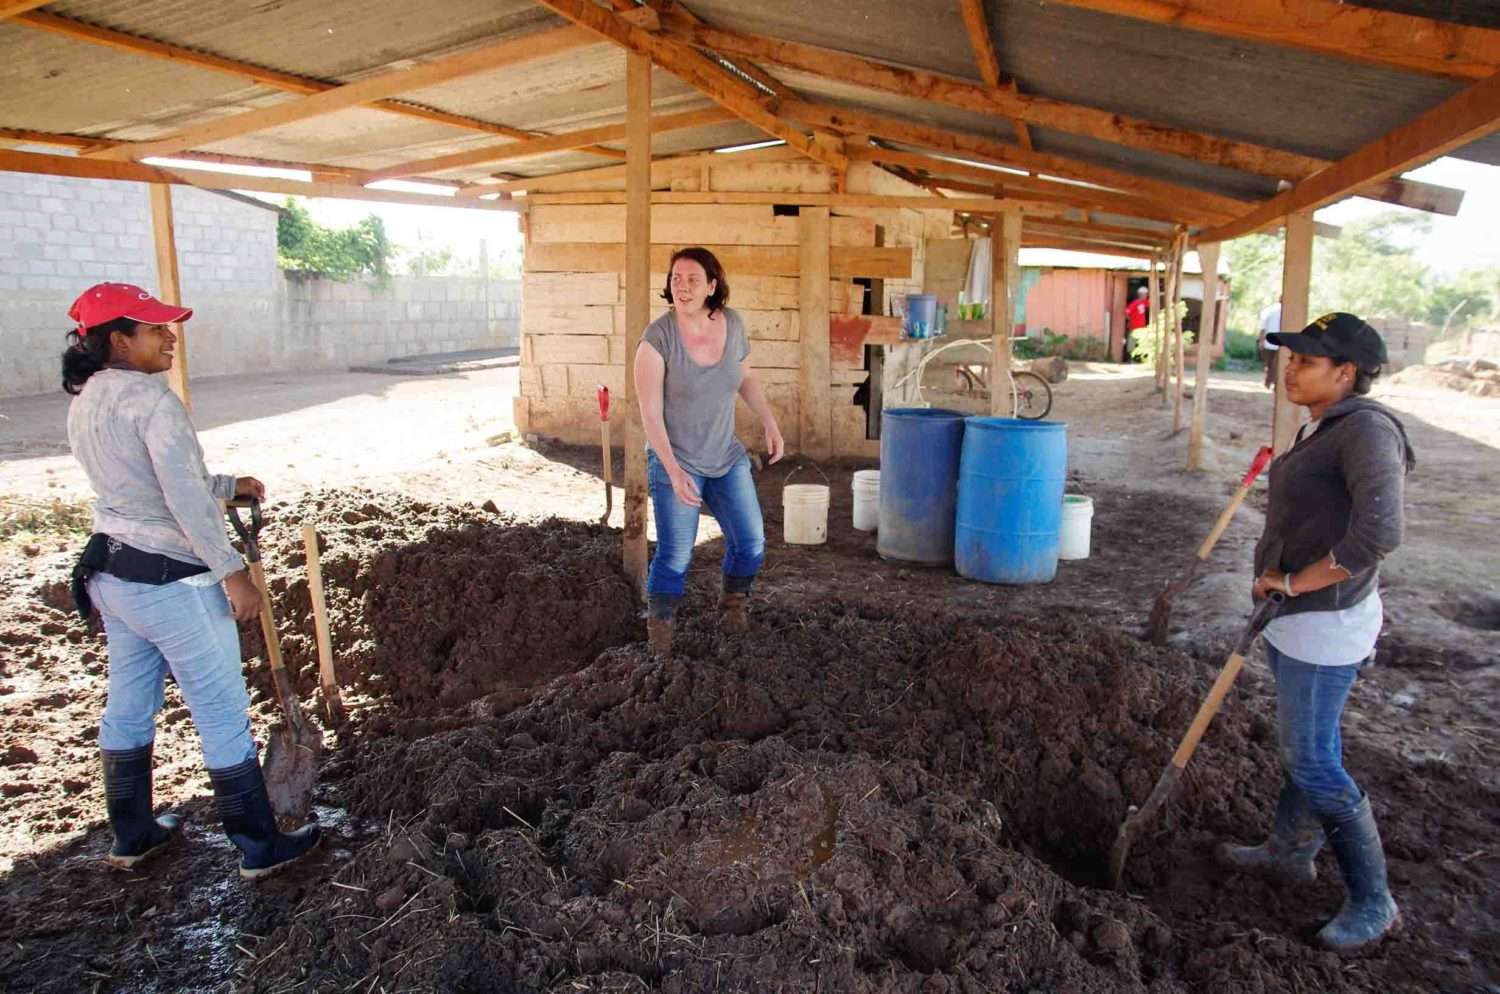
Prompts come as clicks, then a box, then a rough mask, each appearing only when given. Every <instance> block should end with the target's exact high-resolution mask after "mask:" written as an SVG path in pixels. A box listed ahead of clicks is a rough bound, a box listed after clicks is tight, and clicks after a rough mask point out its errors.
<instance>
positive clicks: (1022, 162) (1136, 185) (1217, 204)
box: [781, 100, 1254, 219]
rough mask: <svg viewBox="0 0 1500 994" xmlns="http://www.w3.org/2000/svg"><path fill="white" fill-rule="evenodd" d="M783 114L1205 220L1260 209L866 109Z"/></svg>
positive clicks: (807, 107) (792, 103)
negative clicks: (1174, 207)
mask: <svg viewBox="0 0 1500 994" xmlns="http://www.w3.org/2000/svg"><path fill="white" fill-rule="evenodd" d="M781 112H782V114H784V115H785V116H787V117H789V118H791V119H793V120H795V121H801V122H802V123H803V124H806V125H809V126H815V127H825V128H830V129H832V130H834V131H839V132H844V133H847V134H866V135H874V136H875V137H877V138H884V139H885V140H887V141H894V142H901V143H903V144H906V145H919V146H923V147H925V148H928V149H931V150H932V151H933V152H935V153H939V154H946V155H960V156H964V157H965V158H969V159H973V160H975V161H983V162H989V163H992V164H994V165H1000V166H1009V167H1011V168H1013V169H1025V170H1028V171H1030V172H1033V173H1047V174H1049V175H1051V176H1059V177H1062V178H1064V179H1071V180H1077V181H1078V182H1082V183H1093V184H1096V185H1098V186H1103V187H1107V188H1110V189H1114V190H1119V191H1121V192H1124V193H1133V194H1136V195H1137V196H1140V197H1143V198H1145V199H1147V200H1154V201H1156V202H1157V203H1161V204H1178V205H1181V206H1184V207H1191V208H1193V209H1195V210H1201V211H1202V212H1203V214H1204V216H1205V217H1211V216H1218V217H1223V218H1225V219H1228V218H1232V217H1236V216H1238V215H1240V214H1243V213H1244V212H1245V211H1247V210H1249V209H1250V208H1251V207H1252V206H1254V202H1253V201H1248V200H1237V199H1234V198H1232V197H1224V196H1220V195H1218V194H1214V193H1207V192H1205V191H1203V190H1195V189H1193V188H1192V187H1188V186H1181V185H1179V184H1177V183H1168V182H1165V181H1163V180H1156V179H1148V178H1146V177H1143V176H1136V175H1135V174H1133V173H1127V172H1122V171H1121V170H1118V169H1111V168H1108V167H1107V166H1095V165H1092V164H1088V163H1081V162H1077V161H1075V160H1073V159H1066V158H1063V157H1062V156H1057V155H1048V154H1046V153H1043V152H1035V151H1028V150H1027V149H1024V148H1021V147H1020V146H1019V145H1012V144H1009V143H1007V142H1001V141H996V140H994V139H992V138H981V137H979V136H976V135H969V134H965V133H963V132H958V131H946V130H943V129H942V128H934V127H930V126H928V125H923V124H914V123H912V122H910V121H903V120H899V119H897V118H890V117H884V116H882V115H879V114H871V113H867V112H865V111H859V110H850V109H846V108H843V107H824V106H819V105H816V104H809V103H806V102H804V101H801V100H785V101H782V104H781Z"/></svg>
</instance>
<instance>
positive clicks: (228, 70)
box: [16, 11, 623, 159]
mask: <svg viewBox="0 0 1500 994" xmlns="http://www.w3.org/2000/svg"><path fill="white" fill-rule="evenodd" d="M16 23H17V24H25V25H27V26H29V27H33V28H40V29H42V30H44V31H51V32H52V33H54V34H59V35H62V36H63V37H66V38H71V39H73V40H75V41H86V42H90V43H92V44H95V45H102V46H104V47H106V48H112V49H114V50H116V51H119V52H130V53H133V54H135V55H145V56H149V57H151V58H155V59H162V60H164V61H167V62H173V63H176V64H178V65H186V66H192V67H193V68H195V69H206V70H209V71H211V72H221V73H225V74H227V75H230V76H237V77H239V78H241V79H246V80H249V81H250V82H252V83H257V84H260V85H261V86H268V87H270V88H272V89H276V90H281V91H283V92H286V93H300V94H309V93H322V92H324V91H325V90H332V89H335V88H337V87H338V85H339V84H337V83H329V82H326V81H324V80H320V79H309V78H308V77H306V76H296V75H293V74H292V73H285V72H277V71H276V70H274V69H267V68H265V67H264V66H257V65H252V64H250V63H248V62H237V61H235V60H233V59H226V58H224V57H222V56H218V55H213V54H211V53H208V52H200V51H197V50H196V49H191V48H183V47H182V46H180V45H170V44H167V43H166V42H160V41H155V40H153V39H150V38H142V37H140V36H138V35H133V34H127V33H126V32H123V31H115V30H112V29H110V28H102V27H99V26H98V25H95V24H88V23H85V22H83V21H75V20H73V19H72V18H68V17H59V16H57V15H56V14H49V13H46V12H44V11H33V12H32V13H29V14H22V15H21V16H20V17H17V18H16ZM370 107H371V108H372V109H374V110H380V111H386V112H387V113H391V114H399V115H401V116H403V117H411V118H416V119H417V120H421V121H430V122H432V123H434V124H447V125H450V126H452V127H455V128H462V129H464V130H466V131H481V132H484V133H486V134H492V135H501V136H503V137H506V138H516V139H526V138H536V137H540V134H539V133H538V132H534V131H525V130H523V129H521V128H512V127H509V126H507V125H504V124H495V123H494V122H492V121H481V120H479V119H478V118H474V117H466V116H464V115H462V114H450V113H448V112H447V111H441V110H435V109H433V108H431V107H422V106H419V105H417V104H409V103H404V102H402V101H398V100H377V101H375V102H374V103H372V104H370ZM100 144H105V143H103V142H101V143H100ZM582 151H587V152H591V153H593V154H595V155H602V156H604V157H605V158H611V159H619V158H622V157H623V156H622V154H621V153H619V152H616V151H614V150H613V149H600V148H589V149H583V150H582Z"/></svg>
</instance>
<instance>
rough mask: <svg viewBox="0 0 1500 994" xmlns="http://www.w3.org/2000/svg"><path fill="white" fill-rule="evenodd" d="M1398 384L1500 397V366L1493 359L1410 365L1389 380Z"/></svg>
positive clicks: (1477, 395)
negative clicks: (1490, 360) (1432, 364)
mask: <svg viewBox="0 0 1500 994" xmlns="http://www.w3.org/2000/svg"><path fill="white" fill-rule="evenodd" d="M1389 382H1390V383H1391V384H1392V385H1395V386H1404V387H1417V388H1419V389H1426V390H1455V391H1457V392H1459V393H1471V394H1473V395H1474V396H1476V397H1500V368H1497V367H1496V365H1495V364H1494V363H1492V362H1485V361H1483V360H1477V361H1475V362H1474V363H1444V364H1443V365H1441V366H1408V367H1406V368H1405V369H1403V370H1401V371H1400V372H1398V373H1396V374H1395V375H1393V376H1392V377H1391V378H1390V381H1389Z"/></svg>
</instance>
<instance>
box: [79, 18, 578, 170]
mask: <svg viewBox="0 0 1500 994" xmlns="http://www.w3.org/2000/svg"><path fill="white" fill-rule="evenodd" d="M594 43H595V42H594V38H593V36H592V35H591V34H590V33H589V32H587V31H584V30H582V29H581V28H576V27H565V28H557V29H554V30H551V31H545V32H542V33H539V34H532V35H527V36H525V37H522V38H509V39H506V40H505V41H502V42H497V43H495V44H493V45H485V46H484V47H482V48H477V49H472V50H470V51H467V52H460V53H458V54H456V55H450V56H447V57H445V58H441V59H434V60H432V61H431V62H424V63H422V64H420V65H417V66H414V67H412V68H410V69H396V70H392V71H390V72H383V73H380V74H379V75H376V76H370V77H368V78H366V79H362V80H359V81H358V82H355V83H345V84H344V85H343V86H336V87H334V88H332V89H329V90H324V91H323V92H321V93H314V94H312V95H310V96H305V97H302V98H301V99H299V100H292V101H288V102H286V103H281V104H276V105H274V106H271V107H262V108H260V109H259V110H252V111H247V112H246V113H243V114H235V115H234V116H232V117H226V118H220V119H219V120H215V121H209V122H207V123H206V124H199V125H195V126H193V127H190V128H185V129H183V130H182V131H179V132H177V134H175V135H169V136H168V137H166V138H159V139H156V140H154V141H145V142H135V143H132V144H130V145H120V146H114V147H111V148H107V149H103V150H100V151H97V152H85V153H83V154H85V155H90V156H93V157H95V158H100V159H107V160H111V161H116V162H123V161H128V160H132V159H134V160H140V159H143V158H146V157H148V156H161V155H171V154H172V153H174V152H181V151H183V150H185V149H190V148H201V147H202V146H204V145H212V144H214V143H215V142H221V141H224V140H226V139H229V138H236V137H238V136H240V135H247V134H253V133H254V132H257V131H265V130H267V129H269V128H275V127H280V126H282V125H285V124H291V123H294V122H296V121H305V120H307V119H309V118H313V117H319V116H321V115H324V114H332V113H334V112H336V111H341V110H347V109H349V108H351V107H359V106H362V105H364V104H370V103H374V102H376V101H378V100H384V99H386V98H387V97H391V96H394V95H395V94H398V93H408V92H411V91H413V90H420V89H424V88H426V87H429V86H436V85H438V84H439V83H446V82H448V81H449V80H454V79H461V78H463V77H464V76H473V75H477V74H479V73H484V72H490V71H493V70H495V69H499V68H501V67H502V66H515V65H520V64H522V63H525V62H531V61H533V60H535V59H541V58H546V57H547V56H550V55H556V54H558V53H559V52H566V51H569V50H571V49H575V48H582V47H584V46H587V45H592V44H594Z"/></svg>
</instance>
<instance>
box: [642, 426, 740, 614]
mask: <svg viewBox="0 0 1500 994" xmlns="http://www.w3.org/2000/svg"><path fill="white" fill-rule="evenodd" d="M646 467H647V468H646V482H647V485H648V486H649V487H650V489H651V510H652V512H653V513H654V514H655V515H656V554H655V555H653V556H652V557H651V569H650V571H649V572H648V573H647V574H646V593H647V594H648V595H653V594H654V595H658V596H665V597H672V598H676V597H681V596H682V589H683V586H684V584H685V582H686V580H687V571H688V566H690V565H691V564H692V561H693V545H694V544H695V543H696V542H697V541H698V515H699V513H700V509H699V508H696V507H693V506H692V505H691V504H684V503H683V502H682V501H680V500H678V499H677V494H676V493H675V492H674V491H673V490H672V478H671V477H669V476H668V475H667V470H666V468H665V467H664V466H662V464H661V460H659V459H657V458H656V453H654V452H649V453H648V454H647V456H646ZM688 475H689V476H691V477H692V478H693V482H694V483H695V484H697V485H698V496H700V497H702V498H703V507H704V508H707V510H708V512H709V513H710V514H712V515H713V516H714V518H715V520H717V521H718V522H719V529H720V530H721V531H723V533H724V575H725V576H726V577H730V578H733V579H738V580H749V579H750V578H752V577H754V576H755V574H756V573H758V572H760V567H761V564H762V563H764V562H765V561H766V526H765V521H764V520H763V519H762V517H761V513H760V499H759V498H758V497H756V495H755V479H754V478H753V477H752V476H751V475H750V457H749V456H748V455H741V456H740V458H739V461H738V462H736V463H735V464H734V465H733V466H731V467H730V468H729V472H727V473H725V474H724V475H723V476H699V475H698V474H696V473H689V474H688Z"/></svg>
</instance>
